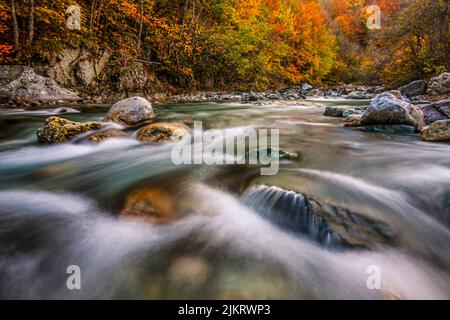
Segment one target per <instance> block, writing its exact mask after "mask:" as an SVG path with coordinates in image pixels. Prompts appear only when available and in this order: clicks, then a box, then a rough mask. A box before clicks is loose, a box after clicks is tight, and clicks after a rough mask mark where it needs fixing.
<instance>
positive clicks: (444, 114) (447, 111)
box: [419, 99, 450, 125]
mask: <svg viewBox="0 0 450 320" xmlns="http://www.w3.org/2000/svg"><path fill="white" fill-rule="evenodd" d="M419 108H420V111H422V113H423V116H424V120H425V124H426V125H429V124H432V123H433V122H436V121H439V120H446V119H450V99H447V100H441V101H438V102H435V103H430V104H426V105H420V106H419Z"/></svg>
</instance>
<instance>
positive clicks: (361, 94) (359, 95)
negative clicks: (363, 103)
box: [348, 90, 373, 100]
mask: <svg viewBox="0 0 450 320" xmlns="http://www.w3.org/2000/svg"><path fill="white" fill-rule="evenodd" d="M348 98H350V99H361V100H364V99H371V98H373V95H372V94H369V93H368V92H367V91H360V90H355V91H352V92H350V93H349V94H348Z"/></svg>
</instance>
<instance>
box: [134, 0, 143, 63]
mask: <svg viewBox="0 0 450 320" xmlns="http://www.w3.org/2000/svg"><path fill="white" fill-rule="evenodd" d="M140 2H141V6H140V14H141V21H140V23H139V34H138V45H137V52H136V56H138V55H139V50H140V49H141V37H142V27H143V25H144V0H141V1H140Z"/></svg>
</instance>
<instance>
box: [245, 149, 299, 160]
mask: <svg viewBox="0 0 450 320" xmlns="http://www.w3.org/2000/svg"><path fill="white" fill-rule="evenodd" d="M263 151H264V154H265V155H267V157H269V158H271V157H272V153H275V152H278V156H279V157H278V159H279V160H297V159H298V158H299V155H298V154H297V153H293V152H288V151H285V150H283V149H278V148H267V149H258V150H251V151H249V152H247V153H246V155H245V159H246V160H247V161H248V160H249V159H250V158H252V159H259V157H260V155H261V154H262V153H263Z"/></svg>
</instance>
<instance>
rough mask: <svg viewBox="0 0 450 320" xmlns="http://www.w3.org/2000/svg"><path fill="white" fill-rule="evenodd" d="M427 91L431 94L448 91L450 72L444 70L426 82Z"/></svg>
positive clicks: (436, 94) (449, 89)
mask: <svg viewBox="0 0 450 320" xmlns="http://www.w3.org/2000/svg"><path fill="white" fill-rule="evenodd" d="M427 93H428V94H430V95H432V96H438V95H441V94H449V93H450V72H445V73H443V74H441V75H439V76H437V77H435V78H432V79H431V81H430V82H429V83H428V90H427Z"/></svg>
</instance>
